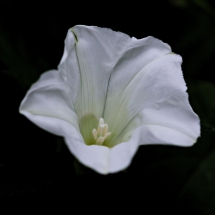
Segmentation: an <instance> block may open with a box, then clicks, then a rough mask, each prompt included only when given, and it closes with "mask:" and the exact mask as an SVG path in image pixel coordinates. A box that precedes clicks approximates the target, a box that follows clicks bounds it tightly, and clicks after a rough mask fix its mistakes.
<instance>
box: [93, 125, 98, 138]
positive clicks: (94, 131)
mask: <svg viewBox="0 0 215 215" xmlns="http://www.w3.org/2000/svg"><path fill="white" fill-rule="evenodd" d="M92 133H93V138H94V139H95V140H97V135H98V133H97V130H96V129H95V128H94V129H93V131H92Z"/></svg>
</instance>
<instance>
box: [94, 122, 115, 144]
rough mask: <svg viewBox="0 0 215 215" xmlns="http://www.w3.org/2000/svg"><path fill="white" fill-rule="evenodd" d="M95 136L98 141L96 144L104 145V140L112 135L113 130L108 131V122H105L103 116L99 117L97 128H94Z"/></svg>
mask: <svg viewBox="0 0 215 215" xmlns="http://www.w3.org/2000/svg"><path fill="white" fill-rule="evenodd" d="M92 134H93V138H94V140H95V141H96V144H98V145H102V144H103V143H104V141H105V140H106V139H107V138H108V137H109V136H110V135H111V132H108V124H107V123H105V121H104V119H103V118H100V119H99V123H98V127H97V129H95V128H94V129H93V130H92Z"/></svg>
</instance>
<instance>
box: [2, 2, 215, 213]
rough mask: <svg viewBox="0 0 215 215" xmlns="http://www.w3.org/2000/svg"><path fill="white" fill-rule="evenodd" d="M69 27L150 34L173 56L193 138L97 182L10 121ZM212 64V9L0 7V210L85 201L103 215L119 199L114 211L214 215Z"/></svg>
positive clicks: (142, 153) (52, 144) (47, 141)
mask: <svg viewBox="0 0 215 215" xmlns="http://www.w3.org/2000/svg"><path fill="white" fill-rule="evenodd" d="M77 24H83V25H95V26H99V27H108V28H111V29H113V30H115V31H121V32H124V33H126V34H128V35H130V36H134V37H136V38H138V39H140V38H143V37H146V36H149V35H151V36H154V37H157V38H159V39H161V40H162V41H164V42H166V43H168V44H169V45H170V46H171V47H172V50H173V52H175V53H177V54H180V55H181V56H182V57H183V65H182V69H183V72H184V79H185V81H186V83H187V86H188V93H189V100H190V103H191V105H192V107H193V109H194V111H195V112H196V113H197V114H198V115H199V117H200V119H201V130H202V132H201V138H199V139H198V141H197V143H196V144H195V145H194V146H193V147H190V148H181V147H173V146H141V147H140V148H139V150H138V152H137V153H136V155H135V157H134V159H133V161H132V163H131V165H130V166H129V167H128V169H127V170H126V171H122V172H120V173H117V174H110V175H108V176H102V175H99V174H97V173H95V172H93V171H92V170H89V169H87V168H85V167H84V166H82V165H80V164H79V163H78V162H77V161H74V157H73V155H72V154H71V153H70V152H69V151H68V149H67V148H66V146H65V144H64V142H63V139H62V138H60V137H56V136H54V135H51V134H49V133H47V132H45V131H44V130H41V129H40V128H38V127H37V126H35V125H34V124H32V123H31V122H30V121H28V120H27V119H26V118H25V117H24V116H22V115H20V114H19V113H18V107H19V105H20V102H21V100H22V99H23V98H24V96H25V93H26V91H27V90H28V89H29V87H30V86H31V84H32V83H34V82H35V81H36V80H37V79H38V77H39V75H40V74H42V73H43V72H44V71H46V70H49V69H55V68H57V65H58V63H59V61H60V59H61V56H62V53H63V47H64V43H63V42H64V39H65V36H66V33H67V30H68V29H69V28H70V27H72V26H74V25H77ZM214 57H215V3H214V2H213V1H206V0H191V1H186V0H169V1H167V0H165V1H158V0H157V1H155V0H152V1H141V2H135V1H130V2H127V3H126V2H123V3H121V4H120V3H118V4H117V3H116V2H100V3H95V4H94V3H93V2H88V3H84V2H77V1H58V2H54V1H52V2H51V1H50V2H48V1H42V2H38V1H29V2H24V1H12V0H4V1H2V0H1V1H0V95H1V106H0V108H1V109H0V110H1V116H0V119H1V120H0V124H1V136H0V140H1V142H0V199H1V200H2V201H1V202H5V203H11V202H13V203H14V202H17V201H20V200H21V201H22V202H23V203H25V201H26V199H28V200H30V201H31V200H32V201H33V199H34V198H36V199H37V202H40V201H43V202H46V203H47V202H49V203H50V204H51V203H52V202H53V200H55V201H60V200H62V199H67V200H70V199H72V198H75V199H76V200H77V199H78V201H79V202H80V203H81V204H82V205H83V206H84V204H85V203H86V202H89V201H90V200H92V201H93V202H94V203H95V205H97V204H98V201H99V202H100V201H101V202H102V203H101V204H102V205H103V206H105V207H107V206H108V207H109V208H111V207H112V206H111V205H119V203H118V202H119V199H121V200H122V199H123V200H124V204H123V205H122V208H123V209H125V208H127V207H128V206H129V205H130V206H133V207H134V208H135V207H137V206H140V207H142V208H143V210H142V212H143V213H145V214H148V213H146V211H145V210H146V209H145V208H150V209H151V211H153V210H155V211H157V212H158V211H159V213H160V212H161V211H163V210H164V211H165V212H166V213H170V214H196V215H198V214H202V215H203V214H204V215H205V214H206V215H207V214H208V215H213V214H215V129H214V125H215V86H214V84H215V79H214V78H213V75H214V72H215V71H214ZM95 194H96V195H97V197H96V198H94V197H93V195H95ZM79 195H80V197H79ZM107 195H110V196H111V197H110V198H109V197H108V199H109V201H107V200H106V198H107ZM115 198H116V199H115ZM131 200H133V201H134V202H136V203H135V205H133V203H132V204H131ZM72 202H73V201H72V200H71V201H70V204H71V211H73V210H74V207H75V205H74V204H72ZM73 203H74V202H73ZM21 205H22V204H21ZM38 205H39V203H38ZM55 207H56V205H55ZM55 207H52V209H53V208H55ZM76 207H77V206H76ZM95 208H97V207H96V206H95V207H93V209H89V210H90V211H94V210H95ZM80 210H81V209H80ZM149 214H150V213H149Z"/></svg>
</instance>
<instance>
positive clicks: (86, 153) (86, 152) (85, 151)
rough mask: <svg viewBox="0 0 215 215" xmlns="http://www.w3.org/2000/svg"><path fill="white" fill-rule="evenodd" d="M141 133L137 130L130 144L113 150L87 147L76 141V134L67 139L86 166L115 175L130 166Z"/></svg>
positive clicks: (124, 143) (121, 145)
mask: <svg viewBox="0 0 215 215" xmlns="http://www.w3.org/2000/svg"><path fill="white" fill-rule="evenodd" d="M140 138H141V131H140V129H136V130H135V131H134V133H133V135H132V138H131V139H130V140H129V141H128V142H123V143H121V144H119V145H117V146H115V147H113V148H108V147H105V146H98V145H91V146H87V145H86V144H84V143H83V142H82V141H78V136H77V138H76V141H74V133H73V132H72V133H71V134H68V135H67V136H66V137H65V141H66V143H67V146H68V148H69V149H70V151H71V152H72V154H74V156H75V157H76V158H77V159H78V160H79V161H80V162H81V163H82V164H84V165H86V166H87V167H90V168H92V169H94V170H95V171H96V172H98V173H101V174H108V173H115V172H118V171H121V170H123V169H125V168H126V167H128V166H129V164H130V163H131V161H132V158H133V156H134V154H135V152H136V151H137V149H138V147H139V142H140V141H141V139H140Z"/></svg>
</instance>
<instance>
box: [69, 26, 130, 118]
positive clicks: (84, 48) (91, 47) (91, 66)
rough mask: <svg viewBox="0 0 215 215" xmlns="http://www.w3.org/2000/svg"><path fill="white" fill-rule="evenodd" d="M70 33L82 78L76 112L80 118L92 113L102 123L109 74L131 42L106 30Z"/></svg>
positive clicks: (83, 29) (83, 28)
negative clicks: (74, 42)
mask: <svg viewBox="0 0 215 215" xmlns="http://www.w3.org/2000/svg"><path fill="white" fill-rule="evenodd" d="M71 31H72V33H73V35H74V37H75V38H77V41H76V45H75V49H76V54H77V60H78V65H79V74H80V81H79V82H80V85H79V86H78V87H79V88H78V95H77V97H76V98H77V99H76V102H75V110H76V113H77V115H78V117H79V118H81V117H82V116H83V115H84V114H86V113H91V114H94V115H95V116H96V117H97V118H98V119H99V118H100V117H102V115H103V110H104V106H105V101H106V96H107V90H108V83H109V78H110V74H111V72H112V69H113V67H114V65H115V64H116V62H117V59H118V58H119V55H120V54H121V52H122V50H123V49H124V46H125V45H126V44H127V43H128V42H129V41H130V40H131V39H130V37H129V36H127V35H125V34H123V33H119V32H114V31H112V30H110V29H105V28H97V27H88V26H75V27H73V28H72V29H71ZM71 58H72V57H70V59H71ZM67 72H69V73H70V72H73V71H72V69H71V70H67ZM71 79H73V77H71Z"/></svg>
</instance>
